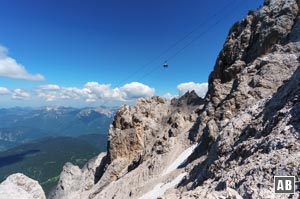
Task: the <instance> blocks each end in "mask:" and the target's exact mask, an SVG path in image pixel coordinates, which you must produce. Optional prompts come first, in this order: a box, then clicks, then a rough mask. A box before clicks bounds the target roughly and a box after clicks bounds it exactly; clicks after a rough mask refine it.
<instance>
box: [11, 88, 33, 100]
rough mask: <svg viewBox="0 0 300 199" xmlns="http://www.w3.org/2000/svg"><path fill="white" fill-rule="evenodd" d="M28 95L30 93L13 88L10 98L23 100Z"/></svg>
mask: <svg viewBox="0 0 300 199" xmlns="http://www.w3.org/2000/svg"><path fill="white" fill-rule="evenodd" d="M29 97H30V94H29V93H27V92H25V91H23V90H21V89H19V88H18V89H15V90H14V91H13V93H12V97H11V98H12V99H14V100H25V99H28V98H29Z"/></svg>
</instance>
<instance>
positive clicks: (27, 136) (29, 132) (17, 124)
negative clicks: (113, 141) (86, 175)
mask: <svg viewBox="0 0 300 199" xmlns="http://www.w3.org/2000/svg"><path fill="white" fill-rule="evenodd" d="M115 112H116V109H115V108H107V107H97V108H72V107H40V108H30V107H26V108H23V107H15V108H5V109H0V151H4V150H7V149H9V148H12V147H15V146H18V145H20V144H23V143H27V142H29V141H32V140H35V139H39V138H43V137H46V136H71V137H76V136H80V135H87V134H107V131H108V128H109V125H110V124H111V122H112V121H113V117H114V114H115Z"/></svg>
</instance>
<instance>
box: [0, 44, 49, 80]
mask: <svg viewBox="0 0 300 199" xmlns="http://www.w3.org/2000/svg"><path fill="white" fill-rule="evenodd" d="M0 76H2V77H9V78H14V79H24V80H30V81H42V80H45V77H44V76H43V75H41V74H30V73H28V72H27V71H26V69H25V67H24V66H23V65H21V64H19V63H17V61H16V60H15V59H13V58H11V57H9V56H8V50H7V48H6V47H4V46H1V45H0Z"/></svg>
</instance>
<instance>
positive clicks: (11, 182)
mask: <svg viewBox="0 0 300 199" xmlns="http://www.w3.org/2000/svg"><path fill="white" fill-rule="evenodd" d="M8 198H9V199H20V198H22V199H46V196H45V193H44V191H43V189H42V187H41V186H40V185H39V183H38V182H37V181H35V180H32V179H30V178H28V177H27V176H25V175H23V174H20V173H16V174H13V175H10V176H9V177H8V178H7V179H6V180H5V181H3V182H2V183H1V184H0V199H8Z"/></svg>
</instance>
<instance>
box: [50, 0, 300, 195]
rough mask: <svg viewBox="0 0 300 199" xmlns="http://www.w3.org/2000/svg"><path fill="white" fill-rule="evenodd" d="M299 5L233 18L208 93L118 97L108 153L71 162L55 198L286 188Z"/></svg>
mask: <svg viewBox="0 0 300 199" xmlns="http://www.w3.org/2000/svg"><path fill="white" fill-rule="evenodd" d="M299 8H300V0H265V1H264V5H263V6H262V7H261V8H259V9H258V10H257V11H250V12H249V13H248V16H246V18H245V19H244V20H242V21H241V22H238V23H236V24H234V25H233V27H232V28H231V30H230V32H229V35H228V37H227V39H226V42H225V44H224V47H223V49H222V51H221V52H220V54H219V56H218V58H217V61H216V64H215V67H214V70H213V71H212V73H211V74H210V76H209V89H208V93H207V95H206V97H205V98H204V99H202V98H199V97H198V96H197V95H196V94H195V92H189V93H187V94H185V95H184V96H182V97H181V98H180V99H173V100H172V101H171V102H167V101H165V100H163V99H162V98H160V97H152V98H150V99H139V100H138V102H137V104H136V106H134V107H131V106H127V105H124V106H122V107H120V109H119V110H118V112H117V114H116V116H115V119H114V122H113V124H112V125H111V126H110V129H109V137H108V150H107V153H106V154H100V155H99V156H98V157H96V158H94V159H92V160H90V162H89V163H88V164H87V165H86V166H85V167H84V168H82V169H80V168H78V167H76V166H73V165H71V164H69V163H68V164H66V165H65V166H64V168H63V171H62V174H61V177H60V181H59V184H58V186H57V187H56V189H55V190H54V191H53V192H52V193H51V195H50V196H49V198H52V199H59V198H64V199H65V198H70V199H71V198H72V199H77V198H78V199H79V198H80V199H85V198H86V199H93V198H95V199H112V198H114V199H126V198H132V199H138V198H140V199H153V198H155V199H156V198H164V199H178V198H184V199H192V198H193V199H196V198H287V196H286V195H276V196H275V194H274V193H273V177H274V176H275V175H294V176H300V166H299V162H300V117H299V115H300V101H299V100H300V99H299V96H300V9H299ZM299 197H300V195H299V188H298V190H297V193H296V194H294V195H291V196H290V198H299Z"/></svg>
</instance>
